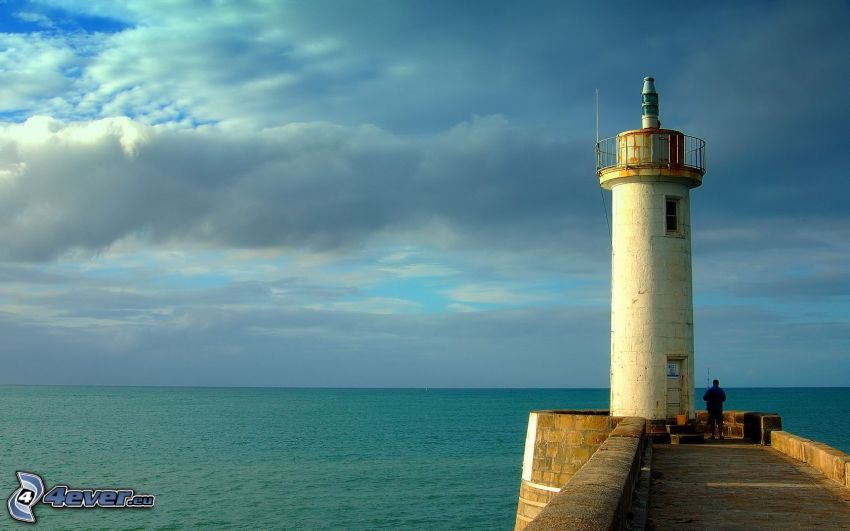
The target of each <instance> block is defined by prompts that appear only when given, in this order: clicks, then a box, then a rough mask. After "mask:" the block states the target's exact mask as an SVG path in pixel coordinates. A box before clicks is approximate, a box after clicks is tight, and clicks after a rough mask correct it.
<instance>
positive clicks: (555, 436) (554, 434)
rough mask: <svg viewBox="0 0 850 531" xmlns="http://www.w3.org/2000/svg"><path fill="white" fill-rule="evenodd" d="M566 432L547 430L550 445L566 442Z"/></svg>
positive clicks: (547, 439) (547, 440)
mask: <svg viewBox="0 0 850 531" xmlns="http://www.w3.org/2000/svg"><path fill="white" fill-rule="evenodd" d="M564 436H565V433H564V430H547V431H546V442H548V443H562V442H564Z"/></svg>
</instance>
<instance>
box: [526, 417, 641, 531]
mask: <svg viewBox="0 0 850 531" xmlns="http://www.w3.org/2000/svg"><path fill="white" fill-rule="evenodd" d="M646 441H647V437H646V430H645V420H644V419H643V418H634V417H630V418H625V419H623V420H622V421H621V422H620V423H619V424H618V425H617V427H616V428H615V429H614V430H613V431H612V432H611V434H610V436H609V437H608V439H606V440H605V442H603V443H602V445H601V446H600V447H599V449H598V450H597V451H596V452H595V453H594V454H593V456H591V458H590V460H589V461H588V462H587V463H586V464H585V465H584V466H583V467H582V468H581V469H580V470H579V471H578V472H576V473H575V475H574V476H573V477H572V478H571V479H570V480H569V482H567V484H566V486H564V488H563V489H562V490H561V492H560V493H559V494H558V495H557V496H555V497H554V498H553V499H552V501H551V502H550V503H549V504H548V505H547V506H546V507H545V508H544V509H543V511H541V512H540V514H539V515H538V516H537V518H535V519H534V520H533V521H532V522H530V523H529V524H528V525H527V526H526V528H525V529H526V531H554V530H565V529H571V530H585V531H591V530H593V531H596V530H599V531H601V530H614V529H621V528H622V527H623V526H624V525H625V523H626V521H627V518H628V513H629V508H630V506H631V500H632V492H633V490H634V486H635V483H636V480H637V476H638V474H639V473H640V460H641V456H642V455H643V448H644V444H646Z"/></svg>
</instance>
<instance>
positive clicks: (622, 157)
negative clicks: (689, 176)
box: [596, 128, 705, 177]
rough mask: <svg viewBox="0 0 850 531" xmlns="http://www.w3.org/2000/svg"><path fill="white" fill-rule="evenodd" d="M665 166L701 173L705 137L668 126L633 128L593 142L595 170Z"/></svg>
mask: <svg viewBox="0 0 850 531" xmlns="http://www.w3.org/2000/svg"><path fill="white" fill-rule="evenodd" d="M630 169H634V170H639V169H666V170H668V171H669V170H673V171H675V170H685V171H686V173H693V172H696V173H698V174H699V176H700V177H701V176H702V175H703V174H704V173H705V141H704V140H702V139H700V138H697V137H694V136H688V135H685V134H683V133H680V132H679V131H674V130H672V129H653V128H647V129H636V130H634V131H625V132H623V133H620V134H619V135H617V136H613V137H610V138H606V139H604V140H600V141H599V142H597V143H596V173H597V174H598V175H599V176H600V177H602V176H603V173H609V172H612V171H619V170H630Z"/></svg>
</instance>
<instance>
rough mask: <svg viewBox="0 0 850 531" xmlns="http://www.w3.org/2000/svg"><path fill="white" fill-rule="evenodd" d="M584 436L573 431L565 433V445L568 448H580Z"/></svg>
mask: <svg viewBox="0 0 850 531" xmlns="http://www.w3.org/2000/svg"><path fill="white" fill-rule="evenodd" d="M584 442H585V441H584V436H583V433H582V432H580V431H578V430H573V431H570V432H568V433H567V444H568V445H570V446H580V445H581V444H583V443H584Z"/></svg>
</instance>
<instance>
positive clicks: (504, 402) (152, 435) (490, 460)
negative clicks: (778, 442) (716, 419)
mask: <svg viewBox="0 0 850 531" xmlns="http://www.w3.org/2000/svg"><path fill="white" fill-rule="evenodd" d="M727 393H728V395H729V400H728V401H727V404H726V405H727V409H744V410H761V411H768V410H769V411H776V412H778V413H780V414H781V415H782V416H783V423H784V426H785V428H786V429H787V430H789V431H792V432H795V433H798V434H800V435H804V436H807V437H809V438H813V439H817V440H820V441H823V442H826V443H827V444H830V445H832V446H835V447H836V448H840V449H842V450H844V451H845V452H850V429H848V428H847V422H846V419H847V418H848V417H850V388H837V389H835V388H817V389H802V388H794V389H727ZM607 404H608V390H607V389H579V390H575V389H523V390H446V389H438V390H433V389H432V390H424V389H365V390H364V389H219V388H209V389H208V388H108V387H38V386H33V387H24V386H0V498H2V500H3V503H4V507H5V500H6V498H8V496H9V495H10V494H11V493H12V491H13V490H15V489H16V488H17V481H16V478H15V471H16V470H27V471H32V472H36V473H38V474H40V475H41V476H42V477H43V478H44V480H45V483H46V484H47V486H48V488H49V487H50V486H52V485H55V484H58V483H63V484H68V485H70V486H71V487H76V488H109V487H112V488H115V487H121V488H134V489H136V490H137V492H141V493H146V494H154V495H156V507H155V508H153V509H120V510H116V509H95V510H70V509H62V510H59V509H52V508H50V507H47V506H42V505H39V506H37V508H36V514H37V516H38V519H39V526H38V528H39V529H98V528H102V529H114V528H119V529H151V528H153V529H185V528H205V529H208V528H232V529H236V528H246V527H252V528H262V529H282V528H288V529H380V528H393V529H397V528H400V529H482V530H483V529H487V530H491V529H511V528H512V526H513V522H514V511H515V509H516V496H517V491H518V487H519V478H520V468H521V462H522V451H523V444H524V441H525V428H526V422H527V419H528V411H529V410H531V409H547V408H606V407H607ZM3 512H4V515H3V517H2V518H6V520H5V521H4V524H9V525H11V524H12V521H11V519H9V518H8V516H7V515H6V514H5V513H6V511H5V510H4V511H3ZM0 527H6V525H3V526H0ZM19 527H21V528H25V527H26V526H25V525H24V524H20V526H19Z"/></svg>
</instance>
